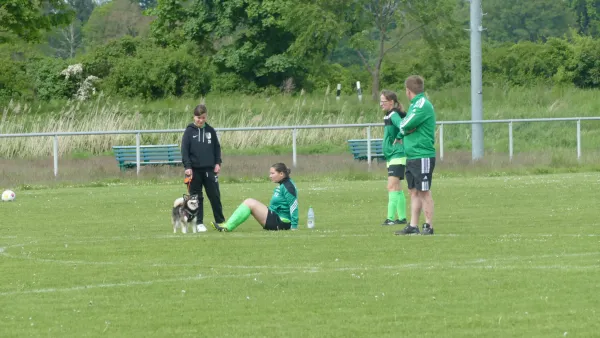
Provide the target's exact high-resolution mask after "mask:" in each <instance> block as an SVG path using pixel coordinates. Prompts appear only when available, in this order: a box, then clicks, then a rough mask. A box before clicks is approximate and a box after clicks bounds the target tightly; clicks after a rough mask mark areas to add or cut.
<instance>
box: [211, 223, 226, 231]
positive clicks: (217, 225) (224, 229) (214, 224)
mask: <svg viewBox="0 0 600 338" xmlns="http://www.w3.org/2000/svg"><path fill="white" fill-rule="evenodd" d="M210 225H212V227H213V229H215V230H217V231H221V232H227V231H229V230H228V229H227V227H224V226H223V223H221V224H219V223H215V222H210Z"/></svg>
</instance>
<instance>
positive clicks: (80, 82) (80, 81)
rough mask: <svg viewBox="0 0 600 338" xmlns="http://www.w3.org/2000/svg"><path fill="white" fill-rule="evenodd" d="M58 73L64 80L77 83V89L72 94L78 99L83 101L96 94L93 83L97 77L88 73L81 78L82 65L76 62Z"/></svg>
mask: <svg viewBox="0 0 600 338" xmlns="http://www.w3.org/2000/svg"><path fill="white" fill-rule="evenodd" d="M60 75H62V76H64V77H65V81H72V82H75V83H77V86H76V87H77V88H78V89H77V91H76V92H75V94H74V95H73V96H74V98H75V99H76V100H78V101H85V100H88V99H90V98H91V97H92V96H94V95H96V87H95V85H94V83H95V82H97V81H98V80H99V79H98V77H96V76H94V75H89V76H88V77H86V78H85V79H84V78H83V65H82V64H81V63H77V64H74V65H69V66H68V67H67V68H66V69H64V70H63V71H62V72H60Z"/></svg>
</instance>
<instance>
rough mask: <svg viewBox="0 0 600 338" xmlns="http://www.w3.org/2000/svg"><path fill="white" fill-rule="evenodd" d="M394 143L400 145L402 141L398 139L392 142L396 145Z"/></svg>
mask: <svg viewBox="0 0 600 338" xmlns="http://www.w3.org/2000/svg"><path fill="white" fill-rule="evenodd" d="M396 143H398V144H402V139H399V138H397V139H395V140H394V144H396Z"/></svg>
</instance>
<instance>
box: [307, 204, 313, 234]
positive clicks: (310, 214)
mask: <svg viewBox="0 0 600 338" xmlns="http://www.w3.org/2000/svg"><path fill="white" fill-rule="evenodd" d="M306 219H307V222H306V226H307V227H308V228H309V229H312V228H314V227H315V211H314V210H313V208H312V207H308V217H307V218H306Z"/></svg>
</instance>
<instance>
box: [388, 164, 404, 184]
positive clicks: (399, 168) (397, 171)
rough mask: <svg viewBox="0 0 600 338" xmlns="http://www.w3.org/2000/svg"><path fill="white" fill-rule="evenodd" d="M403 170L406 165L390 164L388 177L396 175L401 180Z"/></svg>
mask: <svg viewBox="0 0 600 338" xmlns="http://www.w3.org/2000/svg"><path fill="white" fill-rule="evenodd" d="M405 170H406V166H405V165H404V164H392V165H390V166H389V167H388V177H398V178H399V179H400V180H403V179H404V171H405Z"/></svg>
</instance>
